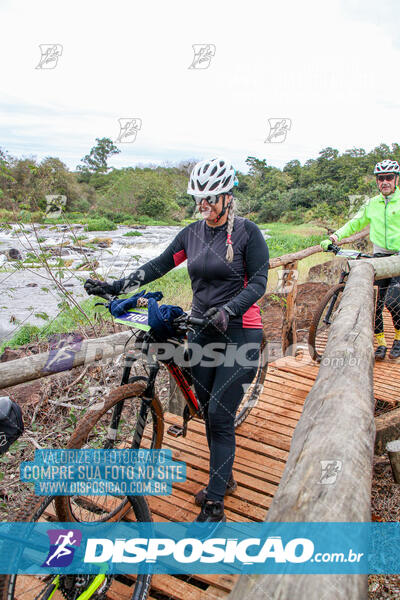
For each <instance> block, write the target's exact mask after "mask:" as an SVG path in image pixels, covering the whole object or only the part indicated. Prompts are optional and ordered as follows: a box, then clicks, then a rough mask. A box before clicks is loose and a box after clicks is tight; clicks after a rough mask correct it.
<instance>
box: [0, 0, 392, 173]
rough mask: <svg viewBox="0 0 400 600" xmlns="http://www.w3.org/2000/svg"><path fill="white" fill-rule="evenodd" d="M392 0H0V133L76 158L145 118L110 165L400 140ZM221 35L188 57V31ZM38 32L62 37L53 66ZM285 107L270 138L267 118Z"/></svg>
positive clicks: (17, 145) (71, 162) (191, 38)
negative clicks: (283, 132)
mask: <svg viewBox="0 0 400 600" xmlns="http://www.w3.org/2000/svg"><path fill="white" fill-rule="evenodd" d="M398 14H399V6H398V4H397V5H395V2H394V0H393V1H392V0H381V1H380V2H379V3H377V2H376V1H375V0H374V1H372V0H363V1H362V2H361V1H358V0H331V1H330V2H321V1H320V0H319V1H318V0H304V1H303V2H297V1H295V0H286V1H285V0H283V1H282V0H281V1H280V2H279V3H277V2H272V1H270V0H267V1H263V0H259V1H255V0H247V1H240V2H239V1H237V0H229V1H228V0H202V1H201V2H183V1H182V0H179V1H178V0H172V1H171V0H157V1H152V2H147V3H145V2H132V0H127V1H125V0H118V1H114V2H110V1H109V0H108V1H107V2H105V1H104V0H93V1H92V0H80V1H79V2H78V1H76V0H68V1H65V2H60V1H58V2H54V1H53V2H50V1H49V2H47V1H44V0H39V1H37V0H35V1H32V0H24V1H19V0H1V4H0V22H1V23H2V27H1V37H0V48H1V58H2V60H1V63H0V71H1V76H0V89H1V96H0V132H1V135H0V147H2V148H4V149H6V150H8V151H9V152H10V153H11V154H12V155H16V156H19V157H21V156H29V155H35V156H37V157H38V158H39V159H41V158H43V157H45V156H57V157H59V158H60V159H61V160H62V161H63V162H65V163H66V164H67V165H68V166H69V167H70V168H72V169H74V168H75V167H76V165H77V164H78V163H79V161H80V159H81V158H82V157H83V156H84V155H85V154H86V153H87V152H88V151H89V150H90V148H91V147H92V146H93V145H94V143H95V138H96V137H110V138H111V139H112V140H114V141H115V140H116V139H117V136H118V133H119V124H118V119H119V118H138V119H141V120H142V127H141V129H140V130H139V131H138V133H137V137H136V140H135V141H134V142H133V143H125V144H120V145H119V147H120V149H121V150H122V152H121V154H119V155H117V156H115V157H113V158H112V160H111V164H112V165H113V166H115V167H119V166H130V165H132V166H133V165H135V164H137V163H148V162H152V163H163V162H164V161H179V160H182V159H186V158H190V157H195V158H199V159H202V158H206V157H212V156H214V155H217V154H219V155H225V156H227V157H229V158H231V159H232V161H233V162H234V164H235V165H236V166H237V167H238V168H239V169H242V170H244V169H245V162H244V161H245V159H246V157H247V156H249V155H250V156H257V157H259V158H266V160H267V162H268V164H272V165H274V166H278V167H282V166H283V165H284V164H285V163H286V162H288V161H289V160H292V159H295V158H297V159H299V160H300V161H301V162H304V161H305V160H307V159H308V158H314V157H316V156H317V155H318V152H319V151H320V150H321V149H322V148H324V147H326V146H333V147H336V148H338V149H339V150H340V151H344V150H346V149H348V148H351V147H354V146H356V147H363V148H365V149H366V150H371V149H372V148H373V147H374V146H377V145H378V144H380V143H381V142H386V143H389V144H390V143H393V142H396V141H397V142H399V141H400V140H399V135H398V127H399V125H398V123H399V98H400V93H399V92H400V89H399V87H400V86H399V72H398V71H399V69H398V65H399V64H400V43H399V31H400V22H399V17H398ZM205 43H209V44H213V45H215V48H216V51H215V56H213V57H212V58H211V61H210V64H209V66H208V68H207V69H199V68H195V69H189V66H190V65H191V64H192V60H193V56H194V53H193V49H192V45H193V44H205ZM40 44H60V45H61V46H62V55H61V56H60V57H59V59H58V63H57V65H56V66H55V68H53V69H44V68H36V67H37V66H38V64H39V61H40V59H41V51H40V48H39V45H40ZM274 118H275V119H276V118H287V119H291V129H290V131H289V132H288V133H287V137H286V140H285V141H284V142H282V143H265V140H266V138H267V136H268V133H269V125H268V119H274Z"/></svg>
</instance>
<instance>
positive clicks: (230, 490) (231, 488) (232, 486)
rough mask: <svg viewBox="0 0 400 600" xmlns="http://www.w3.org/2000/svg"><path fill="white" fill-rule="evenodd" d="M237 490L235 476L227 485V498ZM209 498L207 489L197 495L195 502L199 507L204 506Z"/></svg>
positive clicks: (230, 478)
mask: <svg viewBox="0 0 400 600" xmlns="http://www.w3.org/2000/svg"><path fill="white" fill-rule="evenodd" d="M236 488H237V483H236V481H235V480H234V478H233V474H231V476H230V477H229V479H228V483H227V485H226V491H225V496H230V495H231V494H233V492H234V491H235V490H236ZM206 498H207V488H203V489H202V490H200V491H199V492H197V494H195V497H194V501H195V504H197V506H203V504H204V501H205V499H206Z"/></svg>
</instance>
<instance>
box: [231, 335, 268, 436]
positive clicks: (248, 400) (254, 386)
mask: <svg viewBox="0 0 400 600" xmlns="http://www.w3.org/2000/svg"><path fill="white" fill-rule="evenodd" d="M267 371H268V355H267V338H266V335H265V332H264V331H263V339H262V342H261V346H260V357H259V359H258V366H257V372H256V374H255V377H254V379H253V381H252V382H251V384H250V385H249V387H248V389H247V390H246V393H245V394H244V396H243V398H242V401H241V403H240V405H239V408H238V409H237V411H236V416H235V428H236V427H239V425H240V424H241V423H243V421H245V420H246V419H247V417H248V416H249V414H250V411H251V410H252V408H253V407H254V406H255V405H256V404H257V402H258V399H259V397H260V394H261V392H262V390H263V387H264V379H265V376H266V374H267Z"/></svg>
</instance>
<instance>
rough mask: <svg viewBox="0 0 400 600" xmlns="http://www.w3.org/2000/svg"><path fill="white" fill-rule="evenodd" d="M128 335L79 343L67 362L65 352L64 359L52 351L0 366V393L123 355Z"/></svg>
mask: <svg viewBox="0 0 400 600" xmlns="http://www.w3.org/2000/svg"><path fill="white" fill-rule="evenodd" d="M131 335H132V331H122V332H120V333H115V334H113V335H107V336H105V337H101V338H89V339H85V340H82V342H81V343H80V344H79V345H75V346H74V347H73V348H72V350H71V351H69V352H70V359H69V360H68V349H64V355H62V354H58V355H57V357H56V353H57V351H56V350H53V351H50V352H43V353H41V354H35V355H33V356H27V357H25V358H17V359H16V360H10V361H9V362H4V363H0V389H2V388H6V387H10V386H13V385H18V384H20V383H25V382H26V381H33V380H34V379H39V377H46V376H48V375H53V374H54V373H58V372H61V371H67V370H69V369H72V368H74V367H78V366H80V365H83V364H85V365H86V364H90V363H92V362H95V361H99V360H103V359H106V358H110V357H112V356H116V355H118V354H122V352H123V350H124V346H125V343H126V342H127V341H128V340H129V338H130V337H131ZM61 350H62V349H61ZM61 350H59V352H61ZM63 356H64V358H63Z"/></svg>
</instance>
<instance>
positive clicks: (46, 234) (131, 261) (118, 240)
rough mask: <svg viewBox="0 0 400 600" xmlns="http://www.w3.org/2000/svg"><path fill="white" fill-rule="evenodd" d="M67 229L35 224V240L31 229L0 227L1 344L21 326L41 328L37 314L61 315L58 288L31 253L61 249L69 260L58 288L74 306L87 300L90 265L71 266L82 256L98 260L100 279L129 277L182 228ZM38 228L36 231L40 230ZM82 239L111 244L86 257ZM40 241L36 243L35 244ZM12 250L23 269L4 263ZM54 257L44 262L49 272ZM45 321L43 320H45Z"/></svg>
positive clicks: (26, 227) (55, 271)
mask: <svg viewBox="0 0 400 600" xmlns="http://www.w3.org/2000/svg"><path fill="white" fill-rule="evenodd" d="M72 227H73V229H71V227H69V226H68V227H67V226H64V225H58V226H56V225H48V226H43V225H35V228H37V229H36V231H37V236H38V238H39V241H38V239H37V236H36V235H35V232H34V231H33V227H32V226H31V225H25V226H24V230H23V231H22V230H21V228H20V226H19V225H11V229H7V228H0V308H1V312H0V340H1V339H2V340H4V339H8V338H10V337H12V335H13V334H14V333H15V332H16V331H17V330H18V329H19V328H20V327H21V325H22V324H25V323H30V324H32V325H39V326H43V325H44V324H45V323H46V321H45V320H43V318H41V317H40V313H46V314H47V315H48V316H49V317H50V320H51V319H53V318H54V317H56V316H57V314H58V313H59V312H60V308H59V307H58V304H59V303H60V301H61V300H62V297H61V296H60V295H59V293H58V292H57V285H56V284H55V283H54V282H53V281H51V279H50V278H49V275H48V273H47V272H46V269H44V268H37V266H36V264H35V262H34V261H31V260H30V257H31V255H33V256H34V255H35V254H39V253H40V252H41V251H42V252H46V253H47V252H48V249H49V248H57V247H58V248H60V246H61V244H64V246H62V250H61V252H62V259H63V260H65V261H72V262H71V264H70V265H69V266H68V268H65V269H62V270H61V271H62V273H63V274H64V277H63V278H62V279H61V281H62V284H63V285H64V286H65V287H66V288H67V289H68V290H69V291H71V292H72V294H73V295H74V298H76V300H77V301H78V302H79V301H81V300H84V299H86V298H87V295H86V293H85V291H84V290H83V287H82V280H83V281H84V280H85V279H87V278H88V277H89V270H90V269H89V267H84V268H83V270H79V271H76V267H78V266H79V265H81V264H82V263H85V262H86V260H87V258H89V259H90V260H91V261H97V262H98V263H99V266H98V267H97V268H96V272H97V273H98V274H101V275H103V276H104V277H105V278H107V276H109V275H110V274H112V275H113V277H116V278H119V277H122V275H124V274H127V273H130V272H131V271H133V270H135V269H136V268H137V267H138V266H140V265H142V264H144V263H145V262H147V261H148V260H150V259H152V258H154V257H156V256H158V255H159V254H160V253H161V252H162V251H163V250H164V249H165V248H166V247H167V246H168V244H169V243H170V242H171V241H172V239H173V238H174V237H175V235H176V234H177V233H178V231H179V230H180V229H181V227H166V226H163V227H157V226H148V227H146V228H144V229H134V228H132V227H125V226H119V227H118V229H117V230H116V231H96V232H85V231H84V229H83V226H82V225H75V226H72ZM39 228H40V229H39ZM130 231H138V232H140V233H141V234H142V235H141V236H140V237H139V236H138V237H126V236H124V234H126V233H128V232H130ZM83 235H84V236H86V238H85V239H84V240H82V242H81V243H82V244H83V243H84V242H88V241H91V240H93V239H95V238H109V239H110V240H111V241H112V244H111V245H110V247H108V248H100V247H98V246H97V245H96V249H95V250H91V251H90V250H89V252H87V253H86V254H83V253H82V250H80V249H79V242H77V241H76V237H79V236H83ZM74 236H75V240H74ZM39 242H40V244H39ZM10 248H14V249H16V250H18V251H19V252H20V253H21V257H22V260H23V261H25V262H24V264H23V268H18V267H19V265H21V263H20V261H15V260H9V259H8V258H7V256H6V254H5V251H7V250H9V249H10ZM58 262H59V259H58V258H57V257H54V258H51V259H49V264H50V265H51V266H52V270H53V272H54V273H59V272H60V269H57V268H55V266H56V265H57V263H58ZM47 322H48V321H47Z"/></svg>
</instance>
